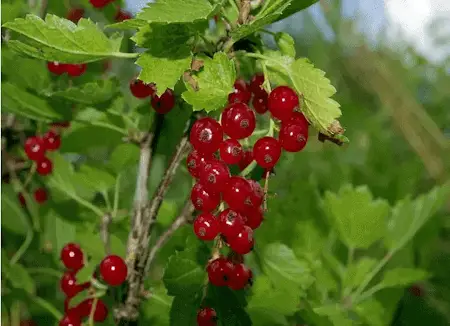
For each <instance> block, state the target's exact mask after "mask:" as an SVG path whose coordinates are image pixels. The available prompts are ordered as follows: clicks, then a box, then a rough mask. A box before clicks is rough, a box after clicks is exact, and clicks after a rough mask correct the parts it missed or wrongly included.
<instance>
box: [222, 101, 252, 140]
mask: <svg viewBox="0 0 450 326" xmlns="http://www.w3.org/2000/svg"><path fill="white" fill-rule="evenodd" d="M221 123H222V128H223V131H224V132H225V133H226V134H227V135H228V136H229V137H230V138H234V139H243V138H247V137H249V136H250V135H251V134H252V133H253V131H254V130H255V127H256V117H255V113H254V112H253V111H252V110H250V108H249V107H248V105H247V104H245V103H234V104H231V105H229V106H228V107H227V108H226V109H225V110H224V111H223V113H222V119H221Z"/></svg>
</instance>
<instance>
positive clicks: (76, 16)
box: [67, 8, 84, 23]
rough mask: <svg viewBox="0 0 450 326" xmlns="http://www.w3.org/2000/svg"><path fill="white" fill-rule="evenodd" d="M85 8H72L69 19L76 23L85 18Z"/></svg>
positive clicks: (68, 14) (68, 15)
mask: <svg viewBox="0 0 450 326" xmlns="http://www.w3.org/2000/svg"><path fill="white" fill-rule="evenodd" d="M83 16H84V9H82V8H72V9H70V11H69V12H68V13H67V19H68V20H71V21H73V22H74V23H78V21H79V20H80V19H81V18H83Z"/></svg>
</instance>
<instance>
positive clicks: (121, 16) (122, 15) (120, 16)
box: [114, 10, 133, 22]
mask: <svg viewBox="0 0 450 326" xmlns="http://www.w3.org/2000/svg"><path fill="white" fill-rule="evenodd" d="M131 18H133V16H132V15H131V14H130V13H129V12H127V11H124V10H119V11H118V12H117V14H116V16H115V17H114V19H115V20H116V22H123V21H124V20H128V19H131Z"/></svg>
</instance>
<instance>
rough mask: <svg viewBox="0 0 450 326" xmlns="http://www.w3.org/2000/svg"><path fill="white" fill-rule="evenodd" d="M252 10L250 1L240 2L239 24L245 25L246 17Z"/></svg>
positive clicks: (242, 0) (243, 0)
mask: <svg viewBox="0 0 450 326" xmlns="http://www.w3.org/2000/svg"><path fill="white" fill-rule="evenodd" d="M251 10H252V4H251V1H250V0H241V6H240V8H239V20H238V21H239V24H241V25H242V24H245V23H247V20H248V16H249V15H250V11H251Z"/></svg>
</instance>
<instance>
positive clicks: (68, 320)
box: [59, 313, 81, 326]
mask: <svg viewBox="0 0 450 326" xmlns="http://www.w3.org/2000/svg"><path fill="white" fill-rule="evenodd" d="M59 326H81V318H80V317H78V316H77V315H75V314H74V313H69V314H67V315H66V316H64V317H63V319H61V320H60V321H59Z"/></svg>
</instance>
